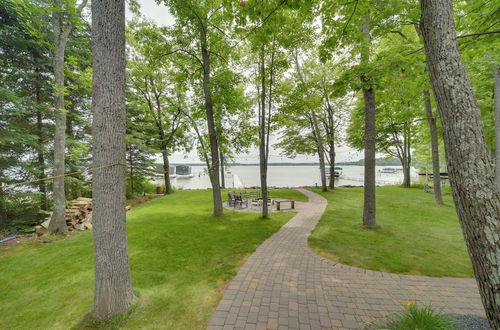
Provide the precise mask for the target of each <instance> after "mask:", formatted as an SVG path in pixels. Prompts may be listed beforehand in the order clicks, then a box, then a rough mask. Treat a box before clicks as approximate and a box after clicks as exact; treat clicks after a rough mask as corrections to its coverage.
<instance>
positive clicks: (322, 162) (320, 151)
mask: <svg viewBox="0 0 500 330" xmlns="http://www.w3.org/2000/svg"><path fill="white" fill-rule="evenodd" d="M312 121H313V129H314V132H315V133H314V135H316V140H317V142H318V156H319V171H320V176H321V191H323V192H327V191H328V188H327V186H326V166H325V148H324V146H323V139H322V138H321V131H320V130H319V125H318V119H317V118H316V114H315V113H314V111H313V112H312ZM330 175H332V173H330Z"/></svg>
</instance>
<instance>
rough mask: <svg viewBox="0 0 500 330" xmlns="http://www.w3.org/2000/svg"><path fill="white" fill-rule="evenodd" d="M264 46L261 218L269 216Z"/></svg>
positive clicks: (263, 59) (261, 60)
mask: <svg viewBox="0 0 500 330" xmlns="http://www.w3.org/2000/svg"><path fill="white" fill-rule="evenodd" d="M264 52H265V47H264V45H262V48H261V53H260V83H261V89H262V90H261V94H260V102H261V111H260V118H259V119H260V145H259V158H260V190H261V193H262V218H263V219H267V218H268V217H269V210H268V207H267V198H268V197H267V196H268V191H267V161H266V65H265V57H264Z"/></svg>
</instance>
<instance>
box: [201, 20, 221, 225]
mask: <svg viewBox="0 0 500 330" xmlns="http://www.w3.org/2000/svg"><path fill="white" fill-rule="evenodd" d="M200 41H201V54H202V60H203V93H204V96H205V112H206V116H207V127H208V135H209V139H210V157H211V158H212V166H211V169H210V171H209V172H210V179H211V180H210V181H211V183H212V195H213V202H214V216H220V215H222V214H223V209H222V196H221V191H220V181H219V180H220V179H219V145H218V141H217V133H216V131H215V122H214V110H213V101H212V93H211V91H210V57H209V54H208V45H207V35H206V32H205V27H202V28H201V40H200Z"/></svg>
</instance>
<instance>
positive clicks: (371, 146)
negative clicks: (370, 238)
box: [361, 16, 377, 227]
mask: <svg viewBox="0 0 500 330" xmlns="http://www.w3.org/2000/svg"><path fill="white" fill-rule="evenodd" d="M362 31H363V34H364V37H365V41H364V42H365V47H364V48H365V49H364V50H363V52H362V54H361V63H362V64H365V65H366V64H368V62H369V61H370V46H369V44H370V19H369V17H368V16H366V17H365V22H364V23H363V26H362ZM361 82H362V83H363V85H364V87H363V98H364V103H365V178H364V205H363V225H364V226H367V227H375V226H376V225H377V220H376V204H375V202H376V201H375V188H376V185H375V91H374V90H373V87H372V86H371V84H370V81H369V79H368V78H367V77H366V76H365V75H363V76H362V77H361Z"/></svg>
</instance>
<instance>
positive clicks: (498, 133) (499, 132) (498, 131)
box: [494, 68, 500, 191]
mask: <svg viewBox="0 0 500 330" xmlns="http://www.w3.org/2000/svg"><path fill="white" fill-rule="evenodd" d="M494 94H495V95H494V97H495V141H496V147H495V150H496V157H495V182H496V185H497V189H498V191H500V68H496V69H495V88H494Z"/></svg>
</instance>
